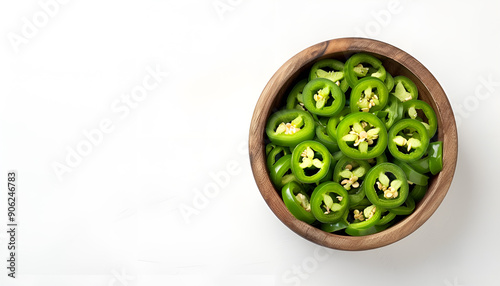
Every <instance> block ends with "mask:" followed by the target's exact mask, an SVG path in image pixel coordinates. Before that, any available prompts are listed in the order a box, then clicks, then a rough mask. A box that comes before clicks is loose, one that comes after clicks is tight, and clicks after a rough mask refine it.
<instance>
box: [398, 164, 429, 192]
mask: <svg viewBox="0 0 500 286" xmlns="http://www.w3.org/2000/svg"><path fill="white" fill-rule="evenodd" d="M394 164H396V165H398V166H399V167H400V168H401V169H402V170H403V172H404V173H405V174H406V178H407V179H408V181H410V182H411V183H412V184H416V185H419V186H427V184H428V182H429V177H427V176H426V175H424V174H420V173H419V172H417V171H415V169H413V168H412V167H411V166H410V165H408V164H407V163H405V162H403V161H400V160H398V159H394Z"/></svg>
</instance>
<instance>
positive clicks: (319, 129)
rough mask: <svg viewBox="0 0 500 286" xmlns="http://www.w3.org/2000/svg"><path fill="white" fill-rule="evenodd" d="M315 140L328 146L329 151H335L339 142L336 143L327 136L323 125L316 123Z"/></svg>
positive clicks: (337, 149)
mask: <svg viewBox="0 0 500 286" xmlns="http://www.w3.org/2000/svg"><path fill="white" fill-rule="evenodd" d="M315 140H316V141H318V142H321V143H322V144H323V145H325V147H326V148H328V151H330V152H331V153H335V152H337V151H339V150H340V149H339V144H337V140H335V139H332V137H330V136H328V133H327V129H326V127H325V126H322V125H320V124H318V126H316V138H315Z"/></svg>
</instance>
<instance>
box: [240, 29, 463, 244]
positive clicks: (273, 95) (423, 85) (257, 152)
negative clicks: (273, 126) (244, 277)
mask: <svg viewBox="0 0 500 286" xmlns="http://www.w3.org/2000/svg"><path fill="white" fill-rule="evenodd" d="M358 52H366V53H370V54H372V55H374V56H375V57H377V58H379V59H380V60H381V61H382V62H383V64H384V67H385V68H386V70H387V71H388V72H389V73H390V74H391V75H393V76H396V75H404V76H406V77H408V78H410V79H411V80H412V81H413V82H415V84H416V85H417V87H418V92H419V99H421V100H423V101H425V102H427V103H429V104H430V105H431V106H432V107H433V108H434V110H435V111H436V115H437V118H438V135H437V136H438V140H440V141H443V170H442V171H441V172H440V173H439V174H438V175H437V176H434V177H433V178H432V180H431V181H430V184H429V189H428V191H427V194H426V195H425V197H424V198H423V199H422V201H420V202H419V203H418V205H417V207H416V208H415V211H414V212H413V213H412V214H411V215H410V216H408V217H407V218H405V219H404V220H402V221H400V222H398V223H397V224H396V225H394V226H392V227H391V228H389V229H387V230H385V231H382V232H380V233H376V234H373V235H369V236H365V237H350V236H342V235H336V234H331V233H327V232H324V231H322V230H320V229H317V228H315V227H312V226H310V225H308V224H306V223H304V222H302V221H300V220H297V219H296V218H295V217H293V215H292V214H290V212H289V211H288V210H287V208H286V206H285V204H284V203H283V201H282V199H281V197H280V195H279V194H280V192H279V191H278V190H275V188H274V186H273V185H272V183H271V181H270V178H269V175H268V171H267V168H266V156H265V131H264V130H265V126H266V121H267V118H268V117H269V115H270V114H271V113H272V112H274V111H275V110H277V107H278V106H279V105H280V104H282V103H283V99H284V96H286V92H288V91H289V90H290V88H291V86H292V85H293V83H294V82H295V81H296V80H297V79H298V78H299V77H302V76H305V75H306V74H307V73H308V71H309V69H310V68H311V66H312V64H313V63H314V62H316V61H318V60H320V59H325V58H333V59H338V60H341V61H342V62H345V60H346V59H347V58H349V56H351V55H352V54H354V53H358ZM457 151H458V138H457V129H456V124H455V117H454V115H453V110H452V109H451V105H450V103H449V101H448V98H447V97H446V94H445V92H444V90H443V89H442V88H441V86H440V85H439V83H438V81H437V80H436V79H435V78H434V76H433V75H432V74H431V73H430V72H429V71H428V70H427V69H426V68H425V67H424V66H423V65H422V64H421V63H420V62H419V61H417V60H416V59H415V58H413V57H412V56H410V55H409V54H407V53H406V52H404V51H402V50H400V49H398V48H396V47H394V46H391V45H389V44H386V43H383V42H380V41H375V40H371V39H363V38H342V39H334V40H330V41H326V42H322V43H319V44H316V45H314V46H311V47H309V48H307V49H305V50H303V51H301V52H300V53H298V54H297V55H295V56H294V57H292V58H291V59H289V60H288V61H287V62H286V63H285V64H283V66H281V67H280V68H279V69H278V71H277V72H276V73H275V74H274V75H273V77H272V78H271V80H269V82H268V84H267V85H266V86H265V88H264V90H263V91H262V94H261V96H260V98H259V100H258V102H257V104H256V106H255V111H254V114H253V117H252V122H251V125H250V135H249V154H250V163H251V166H252V172H253V174H254V178H255V182H256V183H257V186H258V188H259V190H260V193H261V194H262V197H263V198H264V200H265V201H266V203H267V204H268V205H269V207H270V208H271V210H272V211H273V212H274V214H275V215H276V216H277V217H278V218H279V219H280V220H281V221H282V222H283V223H284V224H285V225H287V226H288V227H289V228H290V229H291V230H293V231H294V232H296V233H297V234H299V235H300V236H302V237H304V238H305V239H308V240H310V241H312V242H315V243H317V244H320V245H323V246H326V247H330V248H334V249H340V250H366V249H372V248H377V247H382V246H385V245H388V244H391V243H394V242H396V241H398V240H400V239H402V238H404V237H406V236H407V235H409V234H411V233H412V232H413V231H415V230H416V229H417V228H419V227H420V226H421V225H422V224H423V223H424V222H425V221H426V220H427V219H428V218H429V217H430V216H431V215H432V214H433V213H434V212H435V211H436V209H437V208H438V206H439V205H440V204H441V202H442V201H443V199H444V197H445V196H446V193H447V192H448V189H449V187H450V184H451V181H452V179H453V175H454V173H455V167H456V163H457Z"/></svg>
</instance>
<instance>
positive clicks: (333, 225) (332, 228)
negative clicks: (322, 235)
mask: <svg viewBox="0 0 500 286" xmlns="http://www.w3.org/2000/svg"><path fill="white" fill-rule="evenodd" d="M348 214H349V212H348V211H346V212H344V215H343V216H342V218H341V219H340V220H338V221H336V222H330V223H322V224H321V230H322V231H326V232H336V231H339V230H343V229H346V228H347V227H348V226H349V222H348V221H347V215H348Z"/></svg>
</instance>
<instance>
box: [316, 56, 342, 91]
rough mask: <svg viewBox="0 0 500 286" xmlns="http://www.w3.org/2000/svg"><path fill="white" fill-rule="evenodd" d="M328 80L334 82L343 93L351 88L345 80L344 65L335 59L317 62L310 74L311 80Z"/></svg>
mask: <svg viewBox="0 0 500 286" xmlns="http://www.w3.org/2000/svg"><path fill="white" fill-rule="evenodd" d="M316 78H326V79H329V80H331V81H333V82H334V83H335V84H336V85H338V86H339V87H340V89H341V90H342V91H343V92H346V91H347V89H348V88H349V84H348V83H347V81H346V80H345V78H344V64H343V63H342V62H341V61H337V60H334V59H326V60H321V61H318V62H316V63H315V64H314V65H313V66H312V68H311V71H310V72H309V80H310V81H311V80H313V79H316Z"/></svg>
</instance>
